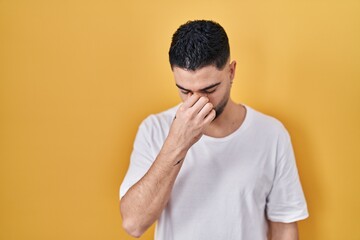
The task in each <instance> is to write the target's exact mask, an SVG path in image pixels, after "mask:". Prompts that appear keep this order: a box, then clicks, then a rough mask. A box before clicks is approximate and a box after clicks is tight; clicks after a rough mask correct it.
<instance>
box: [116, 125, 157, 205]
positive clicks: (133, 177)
mask: <svg viewBox="0 0 360 240" xmlns="http://www.w3.org/2000/svg"><path fill="white" fill-rule="evenodd" d="M149 139H150V134H149V128H148V126H147V124H146V120H145V121H143V122H142V123H141V125H140V127H139V129H138V132H137V134H136V137H135V141H134V146H133V150H132V153H131V157H130V165H129V168H128V170H127V173H126V175H125V178H124V180H123V182H122V184H121V186H120V191H119V197H120V199H121V198H122V197H123V196H124V195H125V194H126V192H127V191H128V190H129V189H130V188H131V187H132V186H133V185H134V184H135V183H136V182H138V181H139V180H140V179H141V178H142V177H143V176H144V175H145V173H146V172H147V171H148V169H149V168H150V166H151V164H152V163H153V161H154V157H153V154H152V152H151V146H150V141H149Z"/></svg>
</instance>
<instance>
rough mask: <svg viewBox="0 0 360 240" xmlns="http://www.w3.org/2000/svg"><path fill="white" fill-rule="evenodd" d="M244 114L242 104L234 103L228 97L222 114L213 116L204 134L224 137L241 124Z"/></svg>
mask: <svg viewBox="0 0 360 240" xmlns="http://www.w3.org/2000/svg"><path fill="white" fill-rule="evenodd" d="M245 114H246V110H245V107H244V106H242V105H240V104H236V103H235V102H233V101H232V100H231V99H229V101H228V103H227V104H226V107H225V109H224V111H223V112H222V114H221V115H220V116H219V117H217V118H215V120H214V121H213V122H212V123H211V124H210V126H209V127H208V128H207V129H206V131H205V132H204V134H205V135H207V136H210V137H216V138H222V137H226V136H227V135H229V134H231V133H233V132H235V131H236V130H237V129H238V128H239V127H240V126H241V124H242V123H243V121H244V119H245Z"/></svg>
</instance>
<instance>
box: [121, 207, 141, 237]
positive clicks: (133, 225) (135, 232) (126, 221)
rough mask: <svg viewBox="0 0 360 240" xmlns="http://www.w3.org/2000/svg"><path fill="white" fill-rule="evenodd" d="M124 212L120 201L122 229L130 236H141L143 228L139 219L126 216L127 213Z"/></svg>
mask: <svg viewBox="0 0 360 240" xmlns="http://www.w3.org/2000/svg"><path fill="white" fill-rule="evenodd" d="M125 212H126V211H125V209H124V206H123V204H122V202H120V213H121V217H122V227H123V229H124V230H125V231H126V232H127V233H128V234H129V235H130V236H132V237H135V238H139V237H141V236H142V235H143V234H144V232H145V230H143V228H141V226H140V224H139V221H137V220H136V219H134V218H132V217H130V216H128V215H127V214H125Z"/></svg>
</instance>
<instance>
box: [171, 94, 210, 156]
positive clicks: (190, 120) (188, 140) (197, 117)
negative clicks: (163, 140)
mask: <svg viewBox="0 0 360 240" xmlns="http://www.w3.org/2000/svg"><path fill="white" fill-rule="evenodd" d="M215 116H216V113H215V110H214V107H213V105H212V104H211V103H210V102H209V99H208V98H207V97H204V96H200V95H198V94H193V95H191V96H189V97H188V98H187V100H186V101H184V102H183V103H182V104H181V105H180V107H179V109H178V110H177V112H176V117H175V119H174V121H173V123H172V125H171V128H170V132H169V136H168V139H167V140H168V141H170V142H171V143H172V144H171V145H172V146H174V147H176V148H180V149H182V150H183V151H184V152H187V150H189V148H190V147H191V146H192V145H193V144H194V143H196V142H197V141H198V140H199V139H200V138H201V136H202V135H203V133H204V130H205V129H206V127H207V126H209V125H210V123H211V122H212V121H213V120H214V119H215ZM184 157H185V156H184Z"/></svg>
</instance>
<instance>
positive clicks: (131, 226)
mask: <svg viewBox="0 0 360 240" xmlns="http://www.w3.org/2000/svg"><path fill="white" fill-rule="evenodd" d="M122 227H123V229H124V230H125V231H126V232H127V233H128V234H129V235H131V236H132V237H135V238H139V237H141V235H143V233H144V230H142V229H141V228H140V227H139V225H138V224H136V222H134V221H131V220H128V219H124V218H123V223H122Z"/></svg>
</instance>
